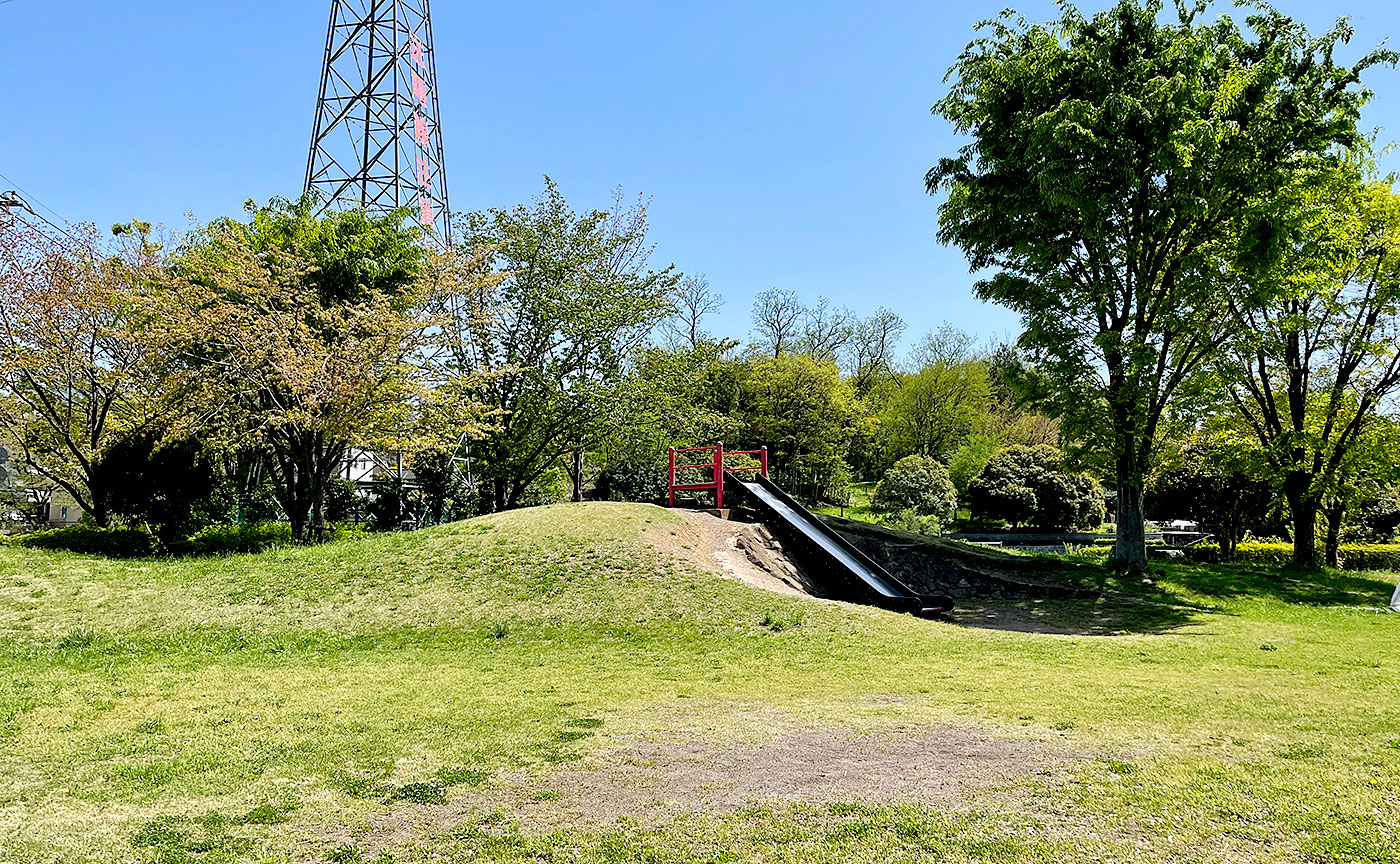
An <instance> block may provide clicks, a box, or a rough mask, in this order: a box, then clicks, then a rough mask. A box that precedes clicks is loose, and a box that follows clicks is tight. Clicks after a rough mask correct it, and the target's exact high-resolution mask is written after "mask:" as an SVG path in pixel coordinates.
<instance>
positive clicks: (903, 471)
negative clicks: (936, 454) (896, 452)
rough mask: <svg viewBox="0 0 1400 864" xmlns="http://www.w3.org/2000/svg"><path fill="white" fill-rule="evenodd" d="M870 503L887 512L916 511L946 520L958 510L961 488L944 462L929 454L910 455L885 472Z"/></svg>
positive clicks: (873, 506)
mask: <svg viewBox="0 0 1400 864" xmlns="http://www.w3.org/2000/svg"><path fill="white" fill-rule="evenodd" d="M870 506H871V507H872V508H874V509H876V510H883V511H885V512H887V513H893V512H897V511H900V510H912V511H914V512H915V513H917V514H919V515H920V516H936V517H937V518H939V519H940V520H945V519H948V518H949V517H951V516H953V515H954V514H955V513H957V510H958V490H957V487H955V486H954V485H953V481H952V480H951V479H949V477H948V469H947V468H944V467H943V463H942V462H939V461H938V460H937V459H933V458H930V457H928V456H906V457H904V458H903V459H901V460H899V461H898V462H896V463H895V464H894V467H893V468H891V469H890V470H889V471H888V472H886V473H885V478H884V479H883V480H881V481H880V484H879V485H878V486H876V487H875V498H874V500H872V501H871V502H870Z"/></svg>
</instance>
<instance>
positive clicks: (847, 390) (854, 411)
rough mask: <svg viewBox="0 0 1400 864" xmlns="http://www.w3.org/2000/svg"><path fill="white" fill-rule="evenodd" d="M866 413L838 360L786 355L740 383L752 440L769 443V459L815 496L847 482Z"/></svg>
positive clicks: (766, 363)
mask: <svg viewBox="0 0 1400 864" xmlns="http://www.w3.org/2000/svg"><path fill="white" fill-rule="evenodd" d="M859 415H860V409H859V403H857V402H856V399H855V394H854V393H853V392H852V391H851V386H850V384H849V382H847V381H845V380H844V379H843V378H842V377H841V372H840V370H838V369H837V368H836V364H835V363H822V362H819V361H817V360H814V359H812V358H811V357H808V356H807V355H805V354H783V355H782V356H779V357H774V358H771V359H768V360H762V361H759V362H757V363H754V364H752V365H751V366H750V367H749V368H748V369H746V370H745V374H744V377H743V381H742V383H741V385H740V395H739V418H740V420H741V421H742V423H743V432H742V434H743V435H744V436H745V439H746V442H745V443H746V444H747V445H748V446H750V447H753V448H757V447H760V446H766V447H767V448H768V452H769V463H770V465H771V466H772V468H773V470H774V471H775V472H776V473H777V474H778V475H779V477H781V478H790V479H789V482H792V483H795V484H796V485H797V486H798V487H799V489H802V490H811V491H813V492H814V493H815V494H812V497H820V495H821V493H822V492H824V491H826V490H830V489H832V488H835V487H839V486H841V485H843V484H844V482H845V479H846V476H847V474H848V470H849V469H848V467H847V465H846V461H845V458H844V457H845V454H846V451H847V445H848V444H849V442H850V440H851V435H852V433H853V431H854V429H855V425H856V423H857V422H858V419H859Z"/></svg>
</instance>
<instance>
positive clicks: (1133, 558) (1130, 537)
mask: <svg viewBox="0 0 1400 864" xmlns="http://www.w3.org/2000/svg"><path fill="white" fill-rule="evenodd" d="M1125 474H1127V475H1128V476H1127V477H1125V476H1124V475H1125ZM1136 474H1137V472H1136V471H1133V472H1131V473H1129V472H1125V471H1123V470H1122V469H1120V470H1119V472H1118V530H1117V540H1116V542H1115V543H1114V544H1113V560H1114V561H1115V562H1117V563H1119V564H1125V565H1127V566H1128V567H1132V568H1135V569H1136V568H1141V567H1146V566H1147V526H1146V525H1145V523H1144V518H1143V506H1142V495H1143V490H1142V482H1141V481H1139V480H1138V479H1137V477H1136Z"/></svg>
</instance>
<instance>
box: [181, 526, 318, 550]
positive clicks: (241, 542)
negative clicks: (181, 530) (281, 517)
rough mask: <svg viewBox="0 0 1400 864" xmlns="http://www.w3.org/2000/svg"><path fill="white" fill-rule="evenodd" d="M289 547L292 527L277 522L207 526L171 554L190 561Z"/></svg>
mask: <svg viewBox="0 0 1400 864" xmlns="http://www.w3.org/2000/svg"><path fill="white" fill-rule="evenodd" d="M290 545H292V527H291V526H290V525H286V524H284V523H280V522H265V523H260V524H256V525H210V526H209V527H208V528H205V529H203V530H202V531H199V532H198V533H196V534H194V535H192V536H190V537H187V538H185V539H184V540H181V541H180V542H178V543H175V544H172V548H171V550H170V551H171V552H173V553H175V554H176V555H184V556H189V557H193V558H205V557H213V556H219V555H251V554H254V553H257V552H262V551H264V550H267V549H271V548H273V547H276V546H290Z"/></svg>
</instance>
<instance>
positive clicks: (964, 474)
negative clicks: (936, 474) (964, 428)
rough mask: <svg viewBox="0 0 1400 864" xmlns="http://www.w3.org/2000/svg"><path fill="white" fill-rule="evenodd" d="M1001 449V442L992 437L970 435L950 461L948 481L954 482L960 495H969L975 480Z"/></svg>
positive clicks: (954, 452)
mask: <svg viewBox="0 0 1400 864" xmlns="http://www.w3.org/2000/svg"><path fill="white" fill-rule="evenodd" d="M1001 449H1002V444H1001V442H1000V441H998V440H997V439H996V438H994V437H992V436H990V435H969V436H968V437H967V439H966V440H964V441H963V443H962V446H960V447H958V449H957V450H955V451H953V457H952V458H951V459H949V460H948V479H950V480H952V481H953V486H955V487H956V488H957V490H958V493H959V494H963V495H965V494H967V487H968V486H969V485H970V484H971V483H972V481H973V478H975V477H976V476H977V475H978V474H981V473H982V469H983V468H986V467H987V463H988V462H990V461H991V459H992V457H993V456H995V455H997V453H999V452H1000V451H1001Z"/></svg>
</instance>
